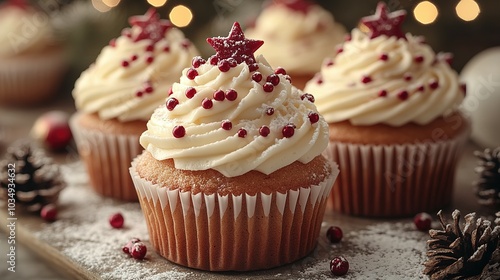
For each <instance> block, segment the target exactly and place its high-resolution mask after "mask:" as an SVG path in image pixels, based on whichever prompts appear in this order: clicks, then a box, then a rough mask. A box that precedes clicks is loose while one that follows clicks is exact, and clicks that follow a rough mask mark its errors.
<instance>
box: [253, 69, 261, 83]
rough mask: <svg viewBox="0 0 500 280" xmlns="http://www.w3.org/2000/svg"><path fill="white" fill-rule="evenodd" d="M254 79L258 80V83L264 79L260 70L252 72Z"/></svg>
mask: <svg viewBox="0 0 500 280" xmlns="http://www.w3.org/2000/svg"><path fill="white" fill-rule="evenodd" d="M252 80H254V81H256V82H257V83H258V82H260V81H262V74H261V73H260V72H254V73H253V74H252Z"/></svg>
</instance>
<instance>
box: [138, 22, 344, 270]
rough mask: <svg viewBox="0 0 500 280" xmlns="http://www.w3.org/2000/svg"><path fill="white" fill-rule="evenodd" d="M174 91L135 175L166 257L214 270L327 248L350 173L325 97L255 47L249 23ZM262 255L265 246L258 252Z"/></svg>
mask: <svg viewBox="0 0 500 280" xmlns="http://www.w3.org/2000/svg"><path fill="white" fill-rule="evenodd" d="M207 41H208V42H209V43H210V44H211V45H212V47H214V49H215V50H216V51H217V53H216V54H215V55H213V56H212V57H210V58H209V59H208V60H206V61H205V59H203V58H201V57H196V58H195V59H194V60H193V67H191V68H187V69H185V70H184V71H183V72H182V76H181V78H180V81H179V82H178V83H174V85H173V87H172V94H171V95H170V96H169V97H168V99H167V101H166V104H165V106H162V107H160V108H158V109H157V110H155V112H154V113H153V115H152V116H151V119H150V120H149V121H148V130H147V131H145V132H144V133H143V134H142V136H141V138H140V142H141V144H142V145H143V146H144V148H145V151H144V152H143V154H142V155H140V156H138V157H137V158H136V159H135V160H134V161H133V163H132V167H131V169H130V173H131V176H132V178H133V180H134V183H135V187H136V189H137V192H138V195H139V199H140V203H141V208H142V210H143V212H144V216H145V218H146V224H147V226H148V231H149V236H150V238H151V243H152V245H153V246H154V248H155V250H156V251H157V252H158V253H159V254H160V255H162V256H163V257H165V258H166V259H168V260H170V261H172V262H174V263H177V264H180V265H183V266H188V267H192V268H197V269H203V270H210V271H229V270H238V271H247V270H257V269H265V268H271V267H276V266H279V265H283V264H286V263H290V262H293V261H295V260H298V259H300V258H302V257H304V256H306V255H307V254H308V253H310V252H311V251H312V250H313V249H314V248H315V246H316V242H317V238H318V235H319V230H320V227H321V222H322V220H323V215H324V211H325V207H326V203H327V197H328V194H329V192H330V189H331V187H332V185H333V181H334V180H335V178H336V176H337V174H338V168H337V166H336V165H335V164H333V163H332V162H331V161H329V160H327V159H326V158H325V157H324V156H322V155H321V153H322V152H323V151H324V149H325V148H326V146H327V144H328V125H327V123H326V122H325V121H324V119H323V118H322V117H321V116H320V115H319V114H318V113H317V111H316V107H315V106H314V104H313V101H314V98H313V97H312V96H311V95H307V94H304V93H303V92H302V91H300V90H298V89H297V88H295V87H293V86H292V84H291V83H290V81H289V77H288V75H286V73H285V71H284V69H279V70H275V69H273V68H272V67H271V66H269V65H268V64H267V62H266V61H265V59H264V58H263V57H262V56H259V57H257V58H255V57H254V55H253V53H254V51H255V50H256V49H257V48H259V47H260V46H261V45H262V41H257V40H249V39H246V38H245V36H244V34H243V32H242V31H241V28H240V26H239V24H238V23H235V24H234V25H233V28H232V29H231V32H230V34H229V36H228V37H226V38H221V37H215V38H209V39H208V40H207ZM257 248H258V249H257Z"/></svg>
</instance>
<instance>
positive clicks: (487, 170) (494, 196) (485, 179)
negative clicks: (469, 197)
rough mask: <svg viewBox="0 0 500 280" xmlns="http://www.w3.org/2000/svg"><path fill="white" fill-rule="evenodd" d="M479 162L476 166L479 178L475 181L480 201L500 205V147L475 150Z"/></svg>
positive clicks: (484, 203)
mask: <svg viewBox="0 0 500 280" xmlns="http://www.w3.org/2000/svg"><path fill="white" fill-rule="evenodd" d="M474 155H475V156H476V157H478V158H479V160H480V161H479V164H478V166H477V167H476V168H475V171H476V173H478V174H479V179H478V180H477V181H475V182H474V183H473V185H474V186H475V188H476V194H477V197H478V199H479V200H478V201H479V203H480V204H483V205H500V147H498V148H496V149H494V150H491V149H485V150H484V151H483V152H480V151H475V152H474Z"/></svg>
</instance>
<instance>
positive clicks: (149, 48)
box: [146, 45, 155, 52]
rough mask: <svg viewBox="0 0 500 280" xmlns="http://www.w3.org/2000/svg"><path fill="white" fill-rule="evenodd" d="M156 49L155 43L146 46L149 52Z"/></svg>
mask: <svg viewBox="0 0 500 280" xmlns="http://www.w3.org/2000/svg"><path fill="white" fill-rule="evenodd" d="M154 50H155V46H154V45H148V46H147V47H146V51H147V52H152V51H154Z"/></svg>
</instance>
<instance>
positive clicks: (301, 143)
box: [140, 56, 328, 177]
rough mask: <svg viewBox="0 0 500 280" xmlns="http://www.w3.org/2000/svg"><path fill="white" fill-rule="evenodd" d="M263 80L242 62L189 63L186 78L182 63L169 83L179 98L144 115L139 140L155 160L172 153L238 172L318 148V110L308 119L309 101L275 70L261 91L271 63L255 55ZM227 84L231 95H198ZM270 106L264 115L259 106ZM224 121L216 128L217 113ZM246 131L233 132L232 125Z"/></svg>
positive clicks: (305, 157) (303, 157)
mask: <svg viewBox="0 0 500 280" xmlns="http://www.w3.org/2000/svg"><path fill="white" fill-rule="evenodd" d="M256 60H257V63H258V65H259V69H258V70H257V71H258V72H260V73H261V74H262V76H263V80H262V81H261V82H260V83H258V82H255V81H253V80H252V78H251V76H252V74H253V72H251V71H250V70H249V67H248V65H247V64H245V63H241V64H238V65H237V66H236V67H234V68H231V69H230V70H229V71H228V72H225V73H224V72H221V71H219V69H218V67H217V66H213V65H210V64H209V63H205V64H203V65H201V66H200V67H199V68H198V69H196V70H197V71H198V73H199V75H198V76H197V77H196V78H195V79H194V80H190V79H189V78H187V77H186V72H187V71H188V69H185V70H184V71H183V75H182V77H181V79H180V82H179V83H175V84H174V85H173V87H172V89H173V94H172V95H171V98H172V97H173V98H176V99H177V100H178V101H179V104H178V105H177V106H176V107H175V108H174V109H173V110H171V111H170V110H168V109H167V108H166V106H161V107H159V108H158V109H157V110H156V111H155V112H154V113H153V115H152V116H151V119H150V120H149V122H148V124H147V131H145V132H144V133H143V134H142V136H141V138H140V143H141V145H142V146H143V147H144V148H145V149H146V150H147V151H149V152H150V153H151V154H152V155H153V157H155V158H156V159H157V160H164V159H169V158H171V159H173V160H174V163H175V167H176V168H179V169H184V170H207V169H215V170H217V171H219V172H220V173H222V174H223V175H225V176H227V177H234V176H238V175H242V174H244V173H246V172H248V171H251V170H257V171H260V172H262V173H265V174H270V173H272V172H273V171H276V170H278V169H280V168H282V167H284V166H287V165H289V164H291V163H292V162H295V161H297V160H298V161H300V162H302V163H307V162H309V161H311V160H312V159H313V158H315V157H316V156H318V155H320V154H321V153H322V151H323V150H324V149H325V148H326V146H327V144H328V125H327V123H326V122H325V121H324V119H323V118H322V117H321V116H320V117H319V120H318V121H317V122H316V123H314V122H311V121H310V119H309V117H308V115H309V114H310V113H311V112H312V113H317V110H316V107H315V105H314V104H313V103H312V102H310V101H309V100H308V99H307V98H304V99H302V98H301V97H302V95H303V92H302V91H300V90H298V89H296V88H295V87H293V86H292V85H291V84H290V82H289V81H288V80H287V79H286V77H285V76H284V75H282V74H278V76H279V78H280V82H279V84H277V85H276V86H275V87H274V90H273V91H272V92H265V91H264V90H263V86H262V84H263V83H264V82H265V81H266V77H267V76H269V75H271V74H273V73H274V71H273V69H272V68H271V67H270V66H269V65H268V63H267V62H266V61H265V60H264V59H263V58H262V56H259V57H257V59H256ZM191 87H192V88H194V89H195V90H196V94H195V95H194V97H192V98H191V99H188V98H187V97H186V95H185V92H186V90H187V89H189V88H191ZM229 89H234V90H235V91H236V92H237V99H236V100H234V101H230V100H227V99H225V100H223V101H216V100H213V107H212V108H210V109H204V108H202V106H201V103H202V101H203V100H204V99H205V98H209V99H212V98H213V94H214V92H215V91H217V90H223V91H227V90H229ZM268 108H273V109H274V114H272V115H268V114H267V113H266V110H267V109H268ZM225 120H227V121H230V122H231V123H232V128H231V129H230V130H225V129H223V128H221V123H222V121H225ZM287 124H293V125H295V130H294V135H293V136H292V137H289V138H286V137H284V136H283V133H282V129H283V127H284V126H285V125H287ZM178 125H182V126H183V127H184V128H185V131H186V134H185V136H184V137H182V138H175V137H174V136H173V134H172V130H173V129H174V127H175V126H178ZM262 126H267V127H268V128H269V129H270V130H269V131H270V133H269V135H267V136H265V137H264V136H261V135H260V134H259V129H260V128H261V127H262ZM240 129H244V130H246V131H247V135H246V136H245V137H239V136H238V131H239V130H240Z"/></svg>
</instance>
